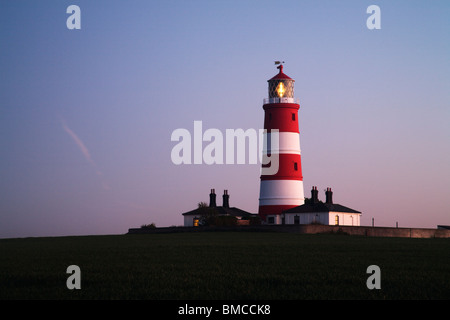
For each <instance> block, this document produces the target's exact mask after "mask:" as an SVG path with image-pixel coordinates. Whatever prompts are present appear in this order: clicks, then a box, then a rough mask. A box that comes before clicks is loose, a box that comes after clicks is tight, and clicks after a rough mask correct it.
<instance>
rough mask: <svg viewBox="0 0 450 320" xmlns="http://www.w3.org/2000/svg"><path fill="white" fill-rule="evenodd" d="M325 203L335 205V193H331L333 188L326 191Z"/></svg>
mask: <svg viewBox="0 0 450 320" xmlns="http://www.w3.org/2000/svg"><path fill="white" fill-rule="evenodd" d="M325 197H326V200H325V203H329V204H333V192H332V191H331V188H327V191H325Z"/></svg>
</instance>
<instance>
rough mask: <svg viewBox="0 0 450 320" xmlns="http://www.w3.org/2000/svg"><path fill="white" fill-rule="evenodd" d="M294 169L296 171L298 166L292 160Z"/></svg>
mask: <svg viewBox="0 0 450 320" xmlns="http://www.w3.org/2000/svg"><path fill="white" fill-rule="evenodd" d="M294 170H295V171H297V170H298V167H297V162H294Z"/></svg>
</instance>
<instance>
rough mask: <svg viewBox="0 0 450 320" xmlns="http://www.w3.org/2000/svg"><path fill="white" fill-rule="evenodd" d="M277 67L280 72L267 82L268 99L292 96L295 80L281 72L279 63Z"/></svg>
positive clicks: (281, 66) (281, 68) (281, 67)
mask: <svg viewBox="0 0 450 320" xmlns="http://www.w3.org/2000/svg"><path fill="white" fill-rule="evenodd" d="M277 69H279V70H280V72H279V73H278V74H277V75H276V76H274V77H273V78H272V79H270V80H267V82H269V99H270V98H277V99H280V98H294V82H295V80H294V79H292V78H290V77H288V76H287V75H286V74H284V73H283V65H279V66H278V67H277Z"/></svg>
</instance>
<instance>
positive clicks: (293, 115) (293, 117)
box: [292, 113, 295, 121]
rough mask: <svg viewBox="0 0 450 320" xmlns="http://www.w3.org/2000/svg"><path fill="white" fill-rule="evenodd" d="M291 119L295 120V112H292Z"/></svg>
mask: <svg viewBox="0 0 450 320" xmlns="http://www.w3.org/2000/svg"><path fill="white" fill-rule="evenodd" d="M292 121H295V113H293V114H292Z"/></svg>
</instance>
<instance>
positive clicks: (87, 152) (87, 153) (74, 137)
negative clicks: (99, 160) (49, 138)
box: [61, 119, 96, 166]
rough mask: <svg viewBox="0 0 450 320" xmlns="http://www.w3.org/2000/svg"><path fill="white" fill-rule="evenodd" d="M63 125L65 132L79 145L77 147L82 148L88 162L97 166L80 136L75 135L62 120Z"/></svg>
mask: <svg viewBox="0 0 450 320" xmlns="http://www.w3.org/2000/svg"><path fill="white" fill-rule="evenodd" d="M61 123H62V126H63V129H64V131H66V132H67V133H68V134H69V136H71V137H72V139H73V141H75V143H76V144H77V146H78V147H79V148H80V151H81V153H82V154H83V155H84V157H85V158H86V160H87V161H88V162H90V163H91V164H92V165H94V166H95V165H96V164H95V162H94V160H92V157H91V154H90V153H89V150H88V148H87V147H86V145H85V144H84V143H83V141H82V140H81V139H80V138H78V136H77V135H76V134H75V132H73V131H72V130H71V129H70V128H69V127H68V126H67V124H66V122H65V121H64V120H63V119H61Z"/></svg>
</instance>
